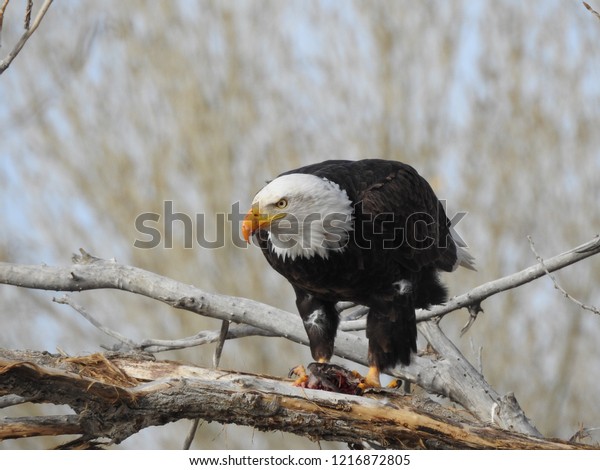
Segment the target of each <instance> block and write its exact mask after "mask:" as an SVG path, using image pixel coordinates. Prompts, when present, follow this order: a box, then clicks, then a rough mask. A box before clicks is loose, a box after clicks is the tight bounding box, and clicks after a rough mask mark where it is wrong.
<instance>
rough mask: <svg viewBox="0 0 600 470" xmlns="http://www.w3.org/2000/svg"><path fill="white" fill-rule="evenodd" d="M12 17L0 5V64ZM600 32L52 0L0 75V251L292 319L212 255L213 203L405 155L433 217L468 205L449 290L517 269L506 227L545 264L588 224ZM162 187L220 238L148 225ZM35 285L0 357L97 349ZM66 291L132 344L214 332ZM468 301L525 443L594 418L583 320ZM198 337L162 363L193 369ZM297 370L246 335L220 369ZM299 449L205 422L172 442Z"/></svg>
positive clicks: (592, 335) (395, 13)
mask: <svg viewBox="0 0 600 470" xmlns="http://www.w3.org/2000/svg"><path fill="white" fill-rule="evenodd" d="M22 3H24V2H22ZM592 6H593V5H592ZM23 11H24V8H21V7H20V6H19V4H18V3H17V2H13V3H11V4H10V5H9V8H8V9H7V11H6V14H5V18H4V28H3V31H2V44H3V47H2V49H0V55H2V56H4V55H5V54H6V53H7V52H8V45H9V44H13V43H14V41H15V40H16V38H17V37H18V36H19V35H20V34H21V31H20V28H21V24H22V12H23ZM599 42H600V24H599V23H598V21H597V20H596V19H595V18H594V17H593V16H592V15H591V14H590V13H589V12H588V11H587V10H585V8H584V7H583V6H582V5H581V3H580V2H578V1H575V0H573V1H567V2H565V1H559V0H555V1H537V0H536V1H530V2H520V1H514V0H502V1H498V2H485V3H484V2H468V1H466V0H464V1H458V0H456V1H446V2H440V1H437V2H436V1H425V2H409V1H396V2H385V1H374V2H367V3H365V2H359V1H355V2H332V1H312V2H304V1H290V2H278V1H274V0H273V1H242V2H230V1H201V2H192V1H185V0H181V1H178V2H146V1H129V2H119V1H116V0H112V1H108V0H107V1H104V2H93V1H81V2H55V3H54V4H53V5H52V7H51V9H50V11H49V13H48V14H47V15H46V18H45V19H44V22H43V23H42V25H41V26H40V28H39V29H38V31H37V32H36V33H35V35H34V36H33V37H32V39H31V40H30V41H29V42H28V43H27V45H26V46H25V48H24V50H23V51H22V53H21V55H20V56H19V57H17V59H16V60H15V61H14V62H13V64H12V65H11V68H10V69H9V70H8V71H7V72H6V73H4V74H3V75H2V76H1V77H0V103H1V104H2V106H0V211H1V212H2V214H3V222H2V224H1V225H0V259H2V260H3V261H10V262H17V263H47V264H63V265H64V264H66V263H68V262H69V257H70V254H71V253H72V252H74V251H76V250H77V249H78V248H79V247H83V248H85V249H86V250H88V251H89V252H91V253H93V254H95V255H97V256H100V257H105V258H110V257H116V258H117V259H118V260H119V261H120V262H122V263H127V264H133V265H136V266H139V267H142V268H145V269H148V270H151V271H155V272H157V273H160V274H163V275H166V276H170V277H173V278H175V279H177V280H180V281H184V282H188V283H191V284H194V285H197V286H199V287H201V288H203V289H205V290H209V291H215V292H220V293H225V294H232V295H239V296H245V297H250V298H253V299H256V300H260V301H263V302H267V303H270V304H273V305H276V306H278V307H281V308H286V309H288V310H291V311H295V305H294V296H293V293H292V290H291V288H290V287H289V285H288V284H287V282H285V280H284V279H283V278H280V277H279V276H278V275H277V274H276V273H274V272H273V271H272V270H271V269H269V268H268V266H267V264H266V262H265V261H264V260H263V259H262V255H261V253H260V252H259V250H258V249H256V248H255V247H254V248H253V247H250V248H249V249H242V248H239V247H236V246H234V245H233V243H232V241H231V240H232V231H233V232H237V231H238V227H236V226H234V227H231V225H230V224H229V223H227V222H226V221H225V222H223V219H219V218H218V217H217V215H216V214H218V213H221V214H227V213H229V212H231V210H232V205H233V204H235V203H238V202H239V205H240V208H241V209H242V210H243V209H245V208H246V207H247V206H248V205H249V203H250V201H251V199H252V197H253V195H254V193H255V192H256V191H257V190H258V189H260V187H262V185H263V184H264V181H265V180H267V179H269V178H272V177H273V176H275V175H277V174H278V173H280V172H282V171H285V170H288V169H290V168H293V167H296V166H299V165H302V164H307V163H313V162H317V161H321V160H325V159H329V158H347V159H359V158H366V157H383V158H390V159H397V160H402V161H405V162H407V163H410V164H412V165H413V166H415V167H416V168H417V169H418V170H419V171H420V172H421V174H423V175H424V176H425V177H426V178H428V179H429V180H430V181H431V182H432V183H433V185H434V187H435V189H436V192H437V193H438V196H439V197H440V198H442V199H446V200H447V201H448V212H449V214H450V215H453V214H454V213H456V212H459V211H465V212H468V215H467V216H466V217H465V218H464V219H463V221H462V222H461V223H460V225H459V226H458V227H457V228H458V231H459V233H460V234H461V235H462V237H463V238H464V240H465V241H466V242H467V243H468V245H469V247H470V249H471V252H472V253H473V254H474V255H475V256H476V258H477V261H478V268H479V271H478V273H475V274H474V273H470V272H467V273H460V274H458V273H457V274H453V275H451V276H448V277H447V281H448V283H449V286H450V292H451V294H452V295H455V294H459V293H462V292H464V291H466V290H468V289H469V288H470V287H473V286H475V285H477V284H480V283H482V282H485V281H488V280H492V279H495V278H498V277H500V276H502V275H506V274H510V273H512V272H514V271H516V270H519V269H521V268H524V267H526V266H528V265H531V264H533V263H535V257H534V256H533V254H532V252H531V250H530V248H529V245H528V241H527V239H526V236H527V235H531V236H532V237H533V238H534V240H535V241H536V246H537V249H538V251H539V252H540V253H541V254H542V255H548V256H549V255H551V254H555V253H558V252H560V251H564V250H566V249H568V248H570V247H573V246H575V245H578V244H579V243H582V242H584V241H586V240H588V239H589V238H591V237H592V236H593V235H595V234H596V233H598V231H599V227H600V215H599V212H598V201H600V184H599V183H598V174H599V173H600V155H599V153H598V149H599V148H600V133H599V132H598V128H599V127H600V50H599V48H598V44H599ZM164 201H173V209H174V210H175V211H177V212H182V213H186V214H188V215H189V216H190V217H192V218H194V217H195V214H204V217H205V220H204V226H203V227H195V229H196V230H197V231H199V232H200V233H201V234H202V233H203V234H204V236H205V238H206V239H207V240H215V239H216V238H217V233H219V231H221V233H222V234H223V238H224V240H225V245H224V246H223V247H222V248H217V249H206V248H202V247H200V246H198V244H196V243H194V247H193V249H189V248H185V247H184V234H183V224H181V223H178V222H175V223H173V224H172V225H173V226H172V227H171V226H167V227H163V224H162V222H163V221H164ZM146 212H154V213H157V214H160V215H161V222H160V223H158V224H156V228H159V229H160V230H161V232H162V234H163V237H164V236H165V235H167V236H172V237H173V248H166V247H165V245H164V243H163V244H161V245H160V246H159V247H157V248H154V249H139V248H135V247H134V242H135V240H136V239H139V238H143V237H142V235H141V234H140V233H139V232H137V231H136V229H135V225H134V223H135V219H136V217H137V216H138V215H139V214H142V213H146ZM171 229H172V230H171ZM163 240H164V238H163ZM599 267H600V265H599V260H597V259H591V260H588V261H585V262H583V263H579V264H578V265H576V266H573V267H570V268H568V269H566V270H565V271H564V272H561V273H559V274H558V276H557V277H558V280H559V282H560V283H561V285H562V286H563V287H564V288H565V289H566V290H567V291H568V292H570V293H571V294H572V295H574V296H575V297H577V298H580V299H581V300H582V301H584V302H586V303H589V304H595V305H598V304H600V293H599V292H598V289H597V286H598V284H600V269H599ZM52 295H53V294H52V293H45V292H34V291H26V290H20V289H18V288H14V287H11V286H0V312H1V313H0V315H2V325H3V326H2V329H0V340H1V342H2V345H3V346H4V347H9V348H18V349H23V348H33V349H48V350H50V351H53V352H54V351H56V350H57V349H60V350H62V351H65V352H66V353H71V354H76V353H80V352H90V351H95V350H97V349H98V348H99V345H100V344H103V343H110V341H111V340H109V339H107V338H106V337H104V336H102V335H101V333H99V332H98V331H97V330H95V329H93V328H92V327H91V326H90V325H89V324H87V323H86V322H84V321H83V320H82V319H81V318H80V317H78V316H77V315H76V314H75V313H74V312H73V311H71V310H69V308H68V307H66V306H60V305H56V304H53V303H52V302H51V298H52ZM76 297H77V302H78V303H82V304H84V305H85V306H86V308H87V309H88V310H89V311H90V312H92V313H93V314H94V315H95V316H96V317H97V318H98V319H99V320H101V321H102V322H104V323H105V324H107V325H108V326H111V327H112V328H114V329H117V330H119V331H120V332H122V333H123V334H125V335H128V336H129V337H132V338H134V339H142V338H149V337H152V338H179V337H184V336H189V335H191V334H193V333H195V332H196V331H199V330H202V329H217V328H218V327H219V322H216V321H215V320H211V319H204V318H201V317H195V316H193V315H191V314H190V313H189V312H182V311H177V310H173V309H170V308H168V307H166V306H162V305H157V304H156V303H155V302H150V301H148V300H145V299H143V298H139V297H137V296H133V295H128V294H125V293H121V292H111V291H107V292H88V293H82V294H78V295H76ZM484 308H485V314H483V315H481V316H480V318H479V320H478V321H477V322H476V323H475V325H474V326H473V328H471V330H470V331H469V332H468V334H467V335H465V336H464V337H463V338H460V339H459V337H458V336H459V335H458V332H459V330H460V327H461V326H462V324H464V323H465V321H466V318H467V314H466V313H459V314H454V315H451V316H450V317H451V318H446V319H445V320H444V321H443V326H444V328H445V330H446V332H447V333H448V334H449V335H450V337H451V338H453V339H455V340H456V341H457V344H458V345H459V346H460V347H461V349H462V350H463V351H464V352H465V353H466V354H467V355H469V356H470V357H471V358H472V359H473V361H474V362H475V363H478V362H479V361H481V364H482V367H483V372H484V374H485V376H486V378H487V379H488V380H489V381H490V383H491V384H492V386H493V387H494V388H495V389H496V390H498V391H499V392H500V393H505V392H508V391H514V392H515V394H516V396H517V398H518V399H519V401H520V403H521V405H522V407H523V409H524V410H525V411H526V413H527V414H528V415H529V417H530V418H532V419H533V421H534V422H535V424H536V425H537V426H538V428H539V429H540V430H541V431H542V432H543V433H545V434H546V435H549V436H557V437H562V438H567V437H569V436H570V435H572V434H573V433H575V432H576V431H577V430H578V428H579V426H580V424H583V425H584V426H594V425H595V426H597V425H598V423H600V402H599V401H598V400H593V399H591V397H595V396H598V395H599V394H600V384H599V383H598V381H597V380H596V377H598V376H599V375H600V360H598V357H600V342H599V341H598V340H597V338H598V337H599V336H600V318H598V317H597V316H595V315H593V314H591V313H590V312H586V311H582V310H581V309H580V308H578V307H577V306H576V305H575V304H573V303H571V302H569V301H568V300H566V299H564V298H563V297H562V296H561V295H560V294H559V293H558V292H557V291H556V290H555V289H554V288H553V285H552V283H551V281H550V280H548V279H542V280H539V281H536V282H535V283H533V284H531V285H527V286H526V287H523V288H520V289H517V290H514V291H511V292H508V293H505V294H501V295H498V296H495V297H494V298H492V299H490V300H488V301H487V302H486V303H485V304H484ZM480 348H481V354H480ZM212 351H213V347H212V346H205V347H201V348H197V349H194V350H186V351H181V352H177V353H169V354H166V353H165V354H161V355H160V356H161V357H165V358H167V357H168V358H174V359H178V360H183V361H189V362H192V363H195V364H199V365H210V364H211V356H212ZM309 360H310V354H309V352H308V348H305V347H301V346H298V345H294V344H291V343H289V342H287V341H285V340H282V339H273V338H249V339H244V340H236V341H230V342H228V343H227V344H226V345H225V350H224V353H223V359H222V362H221V366H222V367H224V368H230V369H236V370H240V371H252V372H264V373H271V374H276V375H284V374H286V373H287V371H288V369H289V367H290V366H293V365H295V364H298V363H300V362H305V363H306V362H308V361H309ZM5 411H6V412H7V413H16V411H14V410H10V409H9V410H5ZM22 412H23V410H22V409H21V410H19V413H22ZM31 412H32V413H35V412H36V409H35V408H33V407H31ZM187 428H188V423H181V422H180V423H174V424H171V425H168V426H167V427H163V428H153V429H147V430H144V431H142V432H141V433H140V434H138V435H136V436H133V437H132V438H130V439H128V440H126V441H125V442H123V443H122V444H121V445H120V446H119V447H120V448H142V449H143V448H180V447H181V445H182V442H183V438H184V435H185V433H186V431H187ZM63 440H64V438H61V439H47V438H44V439H43V438H32V439H26V440H20V441H14V442H13V441H7V442H3V443H0V448H47V447H49V446H52V445H55V444H57V443H60V442H63ZM318 445H319V444H317V443H312V442H310V441H308V440H306V439H302V438H298V437H295V436H291V435H284V434H275V433H261V432H258V431H254V430H252V429H247V428H241V427H236V426H222V425H219V424H204V425H203V426H202V427H201V428H200V430H199V432H198V434H197V436H196V441H195V443H194V445H193V447H195V448H227V449H237V448H244V449H250V448H317V447H318ZM321 446H322V447H323V448H335V446H336V444H332V443H322V444H321Z"/></svg>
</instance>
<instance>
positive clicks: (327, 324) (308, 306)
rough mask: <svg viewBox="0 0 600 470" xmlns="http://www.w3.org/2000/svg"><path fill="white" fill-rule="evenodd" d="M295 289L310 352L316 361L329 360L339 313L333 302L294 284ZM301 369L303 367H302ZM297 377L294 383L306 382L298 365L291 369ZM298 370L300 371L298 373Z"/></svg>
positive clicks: (303, 373) (305, 377)
mask: <svg viewBox="0 0 600 470" xmlns="http://www.w3.org/2000/svg"><path fill="white" fill-rule="evenodd" d="M294 290H295V291H296V306H297V307H298V312H300V317H301V318H302V323H304V329H305V330H306V334H307V335H308V342H309V344H310V352H311V354H312V357H313V359H314V360H315V361H317V362H321V363H324V362H329V360H330V359H331V356H332V355H333V344H334V342H335V335H336V332H337V327H338V323H339V321H340V320H339V314H338V312H337V310H336V309H335V302H326V301H323V300H321V299H318V298H316V297H314V296H313V295H312V294H309V293H308V292H306V291H304V290H302V289H300V288H298V287H296V286H294ZM302 369H304V368H303V367H302ZM292 370H293V371H294V373H295V375H298V376H299V378H298V380H296V382H295V384H296V385H302V384H303V383H305V382H306V380H307V376H306V371H304V372H303V371H302V370H301V369H300V368H299V367H296V368H294V369H292ZM298 372H300V373H298Z"/></svg>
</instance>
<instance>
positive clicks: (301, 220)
mask: <svg viewBox="0 0 600 470" xmlns="http://www.w3.org/2000/svg"><path fill="white" fill-rule="evenodd" d="M319 179H320V180H321V181H322V183H323V186H322V192H321V191H319V190H318V189H317V190H316V191H317V192H316V193H314V194H312V196H313V197H311V198H307V200H306V201H305V204H304V205H303V206H302V208H298V207H296V208H295V209H296V210H295V211H294V213H293V214H290V216H288V217H285V218H283V219H281V220H279V221H277V223H275V224H273V225H272V226H271V230H270V232H269V246H270V249H271V250H272V251H273V252H274V253H275V254H276V255H277V256H279V257H280V258H282V259H283V260H284V261H285V260H292V261H293V260H295V259H297V258H306V259H310V258H314V257H321V258H325V259H327V258H328V257H329V256H330V255H331V254H332V253H334V252H342V251H344V250H345V249H346V246H347V244H348V241H349V239H350V232H351V231H352V230H353V220H352V213H353V206H352V202H351V201H350V198H349V197H348V195H347V193H346V191H344V190H343V189H341V188H340V187H339V186H338V185H337V184H336V183H333V182H331V181H329V180H327V179H322V178H319Z"/></svg>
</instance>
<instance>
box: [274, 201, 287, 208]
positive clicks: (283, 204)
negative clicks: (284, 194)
mask: <svg viewBox="0 0 600 470" xmlns="http://www.w3.org/2000/svg"><path fill="white" fill-rule="evenodd" d="M275 205H276V206H277V208H278V209H285V208H286V207H287V205H288V202H287V199H280V200H279V201H277V202H276V203H275Z"/></svg>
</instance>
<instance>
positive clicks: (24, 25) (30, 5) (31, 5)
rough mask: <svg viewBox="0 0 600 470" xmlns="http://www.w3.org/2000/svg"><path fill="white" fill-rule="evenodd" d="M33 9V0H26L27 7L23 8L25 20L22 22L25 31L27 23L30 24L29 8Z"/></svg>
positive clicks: (27, 26)
mask: <svg viewBox="0 0 600 470" xmlns="http://www.w3.org/2000/svg"><path fill="white" fill-rule="evenodd" d="M32 9H33V0H27V8H25V21H24V22H23V27H24V28H25V31H27V30H28V29H29V25H30V24H31V10H32Z"/></svg>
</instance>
